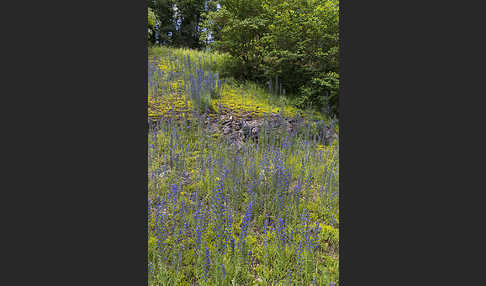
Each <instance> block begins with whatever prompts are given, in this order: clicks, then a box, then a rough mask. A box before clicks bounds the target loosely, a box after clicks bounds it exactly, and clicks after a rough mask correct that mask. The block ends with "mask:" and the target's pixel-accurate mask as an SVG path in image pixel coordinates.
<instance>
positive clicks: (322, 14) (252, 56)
mask: <svg viewBox="0 0 486 286" xmlns="http://www.w3.org/2000/svg"><path fill="white" fill-rule="evenodd" d="M220 3H221V6H222V7H221V9H219V10H218V11H212V12H209V13H206V14H205V17H206V19H205V21H204V23H203V26H204V27H205V28H206V29H207V30H206V32H204V33H202V35H201V38H202V39H203V38H204V39H205V38H206V37H207V35H208V34H209V33H210V34H211V35H212V37H213V39H214V42H213V43H212V44H211V47H212V48H215V49H217V50H219V51H224V52H227V53H229V54H230V55H231V56H232V57H233V58H234V59H235V60H236V63H237V64H232V65H231V68H230V70H231V71H232V73H233V75H234V76H235V77H236V78H243V79H246V80H256V81H259V82H260V83H262V84H263V83H265V82H266V81H267V80H268V79H273V78H275V77H276V76H277V77H278V78H279V79H280V81H279V83H281V84H282V89H285V90H286V91H287V92H288V93H289V94H293V96H294V97H295V98H297V100H298V102H299V104H300V105H301V106H305V105H309V104H311V103H312V104H313V106H315V107H317V108H322V107H325V106H330V110H331V111H332V112H333V113H334V114H336V113H337V110H338V108H337V106H338V90H339V75H338V52H339V8H338V2H337V1H320V0H263V1H260V0H224V1H220ZM277 87H278V88H279V86H277ZM279 90H280V89H279Z"/></svg>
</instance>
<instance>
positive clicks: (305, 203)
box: [148, 48, 339, 285]
mask: <svg viewBox="0 0 486 286" xmlns="http://www.w3.org/2000/svg"><path fill="white" fill-rule="evenodd" d="M169 51H170V53H171V55H172V56H179V58H181V56H182V55H183V54H190V55H191V58H192V59H196V58H197V57H198V56H199V57H201V58H202V57H203V56H204V58H205V59H208V58H209V59H210V58H211V57H212V61H211V60H203V61H201V65H202V66H203V67H204V68H205V69H210V68H213V69H214V70H218V69H220V68H221V67H222V63H223V62H224V60H225V56H224V55H219V54H215V53H212V54H209V53H203V52H198V51H192V50H182V49H170V50H169V49H166V48H157V49H152V50H149V55H150V57H149V60H152V59H153V56H154V55H155V56H156V57H157V58H159V59H160V62H159V64H158V66H159V68H160V69H161V70H162V71H165V72H167V71H169V70H172V71H176V70H177V69H178V67H177V64H178V62H177V61H174V60H169V59H168V56H167V55H168V52H169ZM211 62H212V63H211ZM179 63H180V62H179ZM179 69H180V67H179ZM159 79H164V78H163V77H161V78H159ZM165 79H166V78H165ZM183 89H184V80H181V79H180V78H179V79H177V78H176V79H174V80H169V81H168V82H166V84H165V85H162V86H161V91H162V94H160V93H159V92H157V94H155V93H152V92H151V91H150V90H151V89H150V88H149V115H151V116H154V117H159V116H162V115H170V112H171V111H170V110H171V109H172V108H174V109H176V110H178V111H180V112H184V111H189V110H190V109H191V108H192V107H193V106H192V101H191V100H188V99H187V98H186V97H185V96H184V94H180V93H179V92H178V90H179V91H181V90H183ZM210 104H211V106H212V108H213V109H215V110H218V108H220V106H226V107H227V108H230V109H231V110H233V112H235V113H238V114H246V113H248V112H253V114H254V115H256V116H261V115H262V114H263V112H265V113H269V112H277V111H280V110H279V109H280V108H281V106H282V105H281V98H278V97H275V96H273V95H271V94H269V93H268V92H266V91H265V90H263V89H261V88H259V87H258V86H256V85H254V84H252V83H244V84H237V83H230V84H228V85H227V86H226V87H225V89H224V90H223V96H222V97H221V98H219V99H215V100H211V102H210ZM298 112H303V111H301V110H298V109H296V108H293V107H291V106H289V105H285V106H284V113H285V115H287V116H295V115H296V114H297V113H298ZM187 116H189V115H187ZM311 117H314V118H322V116H319V115H316V114H314V115H312V116H311ZM304 133H305V132H304ZM243 150H244V151H243V152H237V151H235V150H234V149H232V148H231V146H230V145H229V144H228V143H227V142H225V141H224V140H223V139H222V138H220V137H215V136H211V135H210V134H208V133H206V132H205V127H204V126H203V125H201V123H200V122H197V121H193V123H192V124H191V125H189V126H184V125H182V124H181V122H174V121H171V122H167V123H165V124H164V125H163V126H162V129H161V130H158V131H157V132H151V134H150V136H149V162H150V164H149V174H150V175H149V199H150V203H149V222H148V223H149V253H148V255H149V284H150V285H288V284H289V282H292V285H312V283H313V282H315V285H329V284H330V283H331V282H334V283H335V282H337V281H338V279H339V273H338V261H339V255H338V253H337V249H338V242H339V235H338V229H339V203H338V197H339V196H338V181H339V160H338V153H339V151H338V144H337V142H334V144H333V145H331V146H322V145H319V144H318V143H315V142H313V141H311V140H308V139H306V138H304V137H302V136H289V135H288V134H287V135H283V137H282V135H277V134H275V133H273V134H272V133H270V134H269V135H268V136H267V137H266V138H262V140H261V141H259V142H258V143H254V142H246V145H245V148H244V149H243ZM282 182H285V184H288V185H287V186H285V184H284V185H282ZM221 190H222V191H221ZM221 192H222V194H221ZM221 197H222V198H223V201H224V202H225V203H223V204H218V203H217V202H218V198H220V199H221ZM218 206H223V210H222V214H223V215H221V213H218V212H219V211H220V210H219V208H218ZM250 206H251V207H250ZM249 209H251V211H250V210H249ZM245 218H248V222H247V229H246V236H245V235H243V234H244V233H245V232H244V229H245V224H244V223H245ZM228 219H231V220H228ZM316 227H318V228H319V229H318V230H316ZM218 229H220V230H221V229H224V231H223V232H221V231H218ZM227 231H229V234H228V233H227ZM198 232H200V240H198V239H197V233H198ZM231 239H233V240H234V245H235V247H234V250H232V251H230V249H232V243H231ZM250 251H251V254H250ZM207 261H209V263H207ZM334 285H337V284H334Z"/></svg>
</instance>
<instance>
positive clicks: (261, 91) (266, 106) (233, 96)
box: [149, 47, 329, 121]
mask: <svg viewBox="0 0 486 286" xmlns="http://www.w3.org/2000/svg"><path fill="white" fill-rule="evenodd" d="M187 56H190V58H191V61H192V64H195V66H196V67H199V64H200V67H202V69H203V70H205V71H209V70H210V71H212V72H219V73H220V75H221V77H225V75H226V77H225V79H226V84H225V86H224V88H223V92H222V96H221V98H216V99H208V100H207V101H208V105H209V106H210V108H211V109H212V110H214V111H216V112H218V111H219V110H220V105H221V107H223V108H224V109H229V110H231V111H232V113H234V114H236V115H237V116H238V115H240V116H242V115H248V114H251V115H253V116H256V117H262V116H263V115H264V114H271V113H273V114H277V113H280V112H281V111H282V110H283V115H284V116H286V117H295V116H297V115H300V116H304V117H307V116H310V117H311V118H312V119H314V120H325V121H329V119H328V118H326V117H324V115H322V114H321V113H319V112H316V111H314V110H312V111H311V110H302V109H299V108H297V107H295V104H294V102H295V100H292V99H291V97H286V96H282V95H276V94H273V93H270V92H269V91H268V90H266V89H265V88H264V87H262V86H260V85H258V84H256V83H253V82H241V81H236V80H234V79H233V78H232V77H231V76H230V75H228V74H225V72H224V70H225V68H224V67H225V64H226V63H227V62H229V61H231V58H230V56H229V55H226V54H220V53H216V52H205V51H197V50H190V49H175V48H168V47H153V48H150V49H149V61H151V62H153V58H156V59H157V61H159V65H158V68H160V69H161V70H162V71H164V72H168V71H176V72H183V73H185V75H184V76H182V75H181V76H179V77H177V78H171V79H170V81H169V82H170V83H169V85H170V84H174V83H175V82H177V83H178V84H177V85H178V87H179V89H181V90H183V89H184V85H187V80H184V77H186V79H187V75H188V74H189V73H188V71H187V69H186V70H184V67H183V65H182V63H181V62H182V60H181V59H182V58H183V57H187ZM191 72H194V70H192V71H191ZM163 80H166V78H164V79H163ZM163 92H164V96H162V97H159V98H158V100H156V99H155V97H154V96H153V95H152V93H153V92H152V91H151V89H150V88H149V116H152V117H160V116H163V115H165V114H167V113H168V112H169V111H170V110H172V109H173V108H172V107H174V108H175V109H177V110H189V109H191V102H188V104H184V102H187V101H188V100H187V101H186V100H185V99H184V98H183V95H180V94H178V93H177V88H172V89H169V90H165V89H164V90H163ZM192 105H194V103H192Z"/></svg>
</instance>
